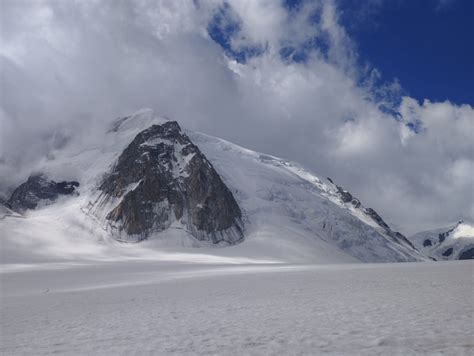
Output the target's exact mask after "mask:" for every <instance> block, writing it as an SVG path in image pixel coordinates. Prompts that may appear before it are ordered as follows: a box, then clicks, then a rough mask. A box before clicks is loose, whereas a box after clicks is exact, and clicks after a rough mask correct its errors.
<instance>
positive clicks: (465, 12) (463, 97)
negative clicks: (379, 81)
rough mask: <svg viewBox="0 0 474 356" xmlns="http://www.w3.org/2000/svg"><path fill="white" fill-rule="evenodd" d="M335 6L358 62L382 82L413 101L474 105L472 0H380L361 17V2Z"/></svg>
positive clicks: (345, 0) (344, 1) (348, 0)
mask: <svg viewBox="0 0 474 356" xmlns="http://www.w3.org/2000/svg"><path fill="white" fill-rule="evenodd" d="M340 3H341V5H340V6H341V10H342V11H343V15H342V17H341V20H342V23H343V24H344V25H345V27H346V30H347V31H348V32H349V35H350V36H351V37H352V38H353V39H354V40H355V42H356V44H357V46H358V49H359V55H360V57H361V58H360V59H361V60H362V61H368V62H370V63H371V64H372V65H373V66H375V67H376V68H378V69H379V70H380V71H381V73H382V76H383V78H384V79H386V80H390V79H391V78H398V79H399V81H400V83H401V84H402V86H403V88H404V89H405V90H406V91H407V93H408V94H409V95H410V96H412V97H414V98H416V99H418V100H422V99H424V98H428V99H430V100H432V101H444V100H446V99H449V100H450V101H452V102H454V103H457V104H462V103H470V104H471V105H472V104H474V87H473V83H474V39H473V35H474V1H472V0H450V1H446V0H445V1H435V0H415V1H410V0H392V1H380V2H377V4H376V5H373V9H372V10H366V11H365V13H364V11H363V9H362V10H361V8H360V4H361V3H362V2H361V1H356V0H341V1H340ZM361 11H362V13H361Z"/></svg>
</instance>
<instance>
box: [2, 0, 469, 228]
mask: <svg viewBox="0 0 474 356" xmlns="http://www.w3.org/2000/svg"><path fill="white" fill-rule="evenodd" d="M0 12H1V14H2V15H0V16H1V21H0V26H1V40H0V61H1V63H0V68H1V80H0V84H1V92H0V94H1V97H0V99H1V100H0V185H1V187H0V188H1V189H2V190H3V192H4V193H6V192H8V190H9V189H11V188H12V187H13V186H14V185H15V184H18V183H19V181H21V180H23V179H24V178H25V177H26V176H27V175H28V174H29V171H28V169H29V168H28V167H31V164H32V163H33V162H35V161H36V160H38V159H39V158H40V157H42V156H44V155H45V154H47V153H48V151H49V150H51V149H52V148H56V147H60V146H61V145H64V144H66V142H67V140H68V138H69V137H84V138H87V139H94V138H95V137H100V134H101V133H102V132H103V127H104V125H105V124H106V123H108V122H110V120H111V119H114V118H116V117H118V116H123V115H126V114H128V113H131V112H134V111H136V110H137V109H139V108H141V107H152V108H155V109H156V110H157V111H159V112H161V113H163V114H164V115H167V116H168V117H171V118H173V119H176V120H178V121H179V122H180V123H181V124H182V125H183V126H185V127H188V128H190V129H194V130H199V131H203V132H206V133H209V134H213V135H216V136H219V137H222V138H225V139H228V140H230V141H233V142H235V143H237V144H240V145H242V146H245V147H248V148H251V149H255V150H258V151H261V152H265V153H269V154H273V155H277V156H281V157H284V158H287V159H290V160H294V161H298V162H300V163H302V164H303V165H305V166H307V167H308V168H310V169H312V170H313V171H315V172H316V173H318V174H319V175H320V176H321V177H324V176H330V177H332V178H334V179H335V181H336V182H338V183H339V184H340V185H342V186H344V187H345V188H347V189H349V190H350V191H351V192H352V193H353V194H354V195H356V196H358V197H359V198H360V199H361V200H363V201H364V202H365V203H366V205H369V206H372V207H374V208H375V209H376V210H377V211H379V212H380V213H381V214H382V215H383V216H384V217H386V218H387V220H388V221H390V222H392V223H394V224H396V225H397V227H399V228H401V229H402V230H404V231H408V232H411V231H414V230H416V229H421V228H428V227H434V226H440V225H441V226H442V225H444V224H450V223H452V222H453V221H456V220H458V219H465V220H468V221H472V220H474V218H473V217H474V199H473V198H474V197H473V193H472V192H473V190H474V189H473V188H474V187H473V179H472V174H473V172H474V158H473V155H474V154H473V152H474V143H473V142H474V140H473V134H474V109H473V108H472V107H471V106H470V105H454V104H452V103H450V102H448V101H447V102H430V101H429V100H424V101H423V102H417V101H416V100H415V99H413V98H410V97H406V96H405V97H402V96H401V93H402V89H401V86H400V84H399V83H397V82H396V81H394V82H393V83H391V84H389V85H380V84H379V82H380V73H378V71H377V70H376V69H374V68H367V67H363V66H361V65H360V64H359V61H358V54H357V44H356V43H354V42H353V41H352V39H351V38H350V37H349V36H348V34H347V32H346V30H345V29H344V27H343V26H342V25H341V24H340V21H339V15H340V10H339V8H338V3H337V2H336V1H312V2H305V1H302V2H298V3H297V4H296V5H293V6H287V5H286V4H285V3H284V2H282V3H279V2H277V1H273V0H272V1H270V0H269V1H265V0H262V1H246V0H232V1H226V2H224V1H218V0H215V1H197V0H195V1H111V0H104V1H68V2H66V1H64V2H61V1H37V2H32V1H10V0H6V1H2V2H1V9H0ZM395 60H396V59H394V61H395ZM433 75H436V73H433ZM401 84H402V85H403V83H401Z"/></svg>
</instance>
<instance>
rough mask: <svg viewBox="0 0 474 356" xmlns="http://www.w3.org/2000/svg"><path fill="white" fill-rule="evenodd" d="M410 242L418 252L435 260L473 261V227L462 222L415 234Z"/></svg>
mask: <svg viewBox="0 0 474 356" xmlns="http://www.w3.org/2000/svg"><path fill="white" fill-rule="evenodd" d="M410 240H411V241H412V242H413V244H414V245H415V246H416V247H417V248H418V250H419V251H421V252H422V253H423V254H425V255H426V256H428V257H431V258H434V259H436V260H468V259H474V227H473V226H471V225H469V224H467V223H465V222H463V221H459V222H458V223H456V224H455V225H452V226H449V227H445V228H441V229H435V230H428V231H423V232H419V233H416V234H415V235H413V236H411V237H410Z"/></svg>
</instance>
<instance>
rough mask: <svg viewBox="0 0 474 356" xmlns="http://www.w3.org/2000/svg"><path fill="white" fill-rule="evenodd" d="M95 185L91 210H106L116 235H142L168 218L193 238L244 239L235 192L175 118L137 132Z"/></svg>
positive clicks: (138, 237)
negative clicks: (95, 192)
mask: <svg viewBox="0 0 474 356" xmlns="http://www.w3.org/2000/svg"><path fill="white" fill-rule="evenodd" d="M98 189H99V191H100V192H101V194H100V196H99V198H98V200H97V201H96V202H95V203H94V204H92V206H93V207H92V209H91V210H92V212H94V211H95V212H96V213H95V215H100V214H101V213H100V211H101V210H104V209H105V211H106V212H105V214H106V215H105V216H104V218H105V220H106V221H107V222H108V225H109V226H110V227H111V228H112V230H113V232H115V233H116V234H115V236H116V237H118V238H119V239H121V240H129V241H141V240H144V239H146V238H147V237H148V236H149V235H150V234H151V233H153V232H160V231H163V230H166V229H167V228H169V227H170V225H171V224H172V223H173V222H180V223H181V224H182V225H183V228H185V229H186V230H187V231H188V232H190V233H191V234H192V235H193V236H194V237H196V238H197V239H198V240H209V241H211V242H212V243H227V244H233V243H236V242H238V241H240V240H241V239H242V238H243V228H242V222H241V216H242V214H241V211H240V208H239V206H238V205H237V202H236V201H235V199H234V196H233V195H232V193H231V192H230V190H229V189H228V188H227V186H226V185H225V184H224V183H223V182H222V180H221V178H220V176H219V175H218V174H217V172H216V171H215V169H214V168H213V166H212V164H211V163H210V162H209V161H208V160H207V159H206V157H205V156H204V155H203V154H202V153H201V152H200V150H199V148H198V147H197V146H195V145H194V144H193V143H192V142H191V141H190V139H189V138H188V136H187V135H186V134H184V133H182V132H181V128H180V127H179V125H178V123H176V122H175V121H169V122H166V123H164V124H162V125H153V126H151V127H149V128H148V129H146V130H144V131H142V132H140V133H139V134H138V135H137V136H136V137H135V138H134V140H133V141H132V142H131V143H130V144H129V145H128V147H127V148H126V149H125V150H124V151H123V152H122V154H121V155H120V157H119V158H118V160H117V162H116V164H115V166H114V167H113V168H112V170H111V171H110V172H109V173H108V174H106V175H105V176H104V177H103V180H102V182H101V183H100V186H99V187H98ZM112 202H113V203H112ZM117 235H118V236H117Z"/></svg>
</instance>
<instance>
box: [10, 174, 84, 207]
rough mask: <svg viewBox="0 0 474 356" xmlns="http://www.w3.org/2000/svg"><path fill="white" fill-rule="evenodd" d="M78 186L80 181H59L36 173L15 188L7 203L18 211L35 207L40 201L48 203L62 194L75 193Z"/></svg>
mask: <svg viewBox="0 0 474 356" xmlns="http://www.w3.org/2000/svg"><path fill="white" fill-rule="evenodd" d="M78 186H79V183H78V182H75V181H71V182H66V181H63V182H59V183H57V182H55V181H53V180H49V179H48V177H47V176H45V175H44V174H41V173H40V174H34V175H31V176H30V177H29V178H28V180H27V181H26V182H25V183H22V184H21V185H20V186H18V188H16V189H15V190H14V192H13V193H12V195H11V197H10V199H9V200H8V201H7V204H8V206H9V207H10V208H11V209H12V210H14V211H18V212H23V211H25V210H28V209H35V208H36V207H37V206H38V204H39V203H40V202H44V203H46V204H48V203H51V202H54V201H55V200H56V199H57V198H58V197H59V196H60V195H71V194H74V193H75V189H76V188H77V187H78Z"/></svg>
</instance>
